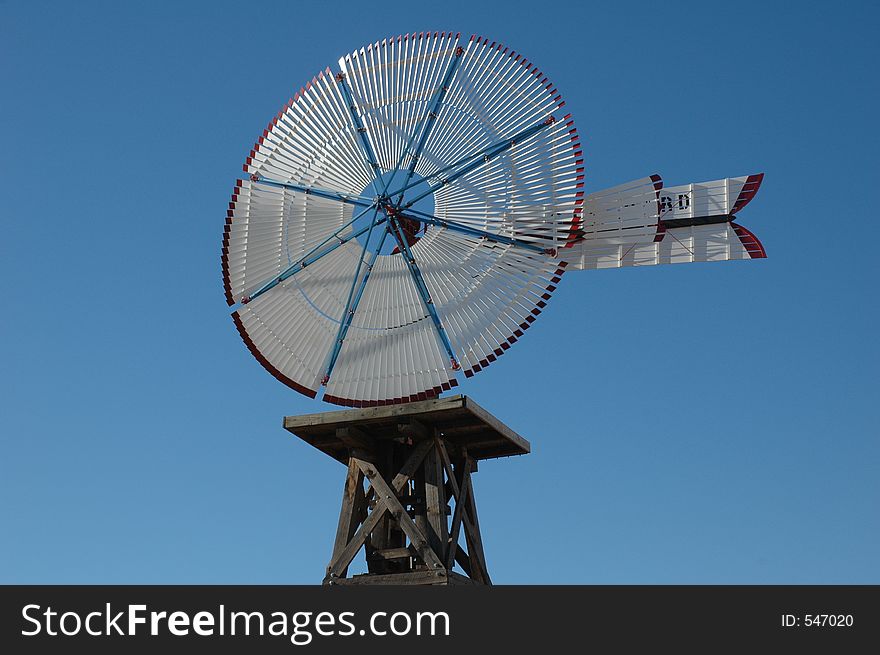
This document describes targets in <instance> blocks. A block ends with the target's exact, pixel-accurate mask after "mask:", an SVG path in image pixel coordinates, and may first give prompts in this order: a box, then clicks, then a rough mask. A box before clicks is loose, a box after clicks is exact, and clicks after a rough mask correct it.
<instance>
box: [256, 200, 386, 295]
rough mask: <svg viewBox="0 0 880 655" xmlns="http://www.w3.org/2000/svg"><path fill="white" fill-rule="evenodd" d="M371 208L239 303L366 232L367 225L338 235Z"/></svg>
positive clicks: (278, 282) (263, 291)
mask: <svg viewBox="0 0 880 655" xmlns="http://www.w3.org/2000/svg"><path fill="white" fill-rule="evenodd" d="M371 209H375V207H374V206H370V207H367V208H366V209H364V210H363V211H362V212H361V213H360V214H358V215H357V216H355V217H354V218H352V219H351V220H350V221H348V222H347V223H346V224H345V225H343V226H342V227H340V228H339V229H338V230H336V231H335V232H334V233H333V234H331V235H330V236H329V237H327V238H326V239H324V240H323V241H322V242H321V243H319V244H318V245H317V246H315V247H314V248H312V249H311V250H310V251H309V252H307V253H306V254H305V255H303V256H302V257H301V258H300V260H299V261H298V262H296V263H295V264H291V265H290V266H288V267H287V268H286V269H284V270H283V271H281V273H279V274H278V275H276V276H275V277H273V278H272V279H271V280H269V281H268V282H266V283H265V284H263V285H262V286H261V287H260V288H258V289H257V290H256V291H254V292H253V293H252V294H250V295H248V296H245V297H244V298H242V299H241V303H242V304H243V305H246V304H248V303H249V302H250V301H251V300H254V299H255V298H258V297H259V296H262V295H263V294H264V293H266V292H267V291H269V290H271V289H274V288H275V287H276V286H278V285H279V284H281V283H282V282H284V280H286V279H288V278H290V277H293V276H294V275H295V274H296V273H298V272H299V271H301V270H303V269H304V268H305V267H306V266H311V265H312V264H314V263H315V262H316V261H318V260H319V259H321V258H322V257H326V256H327V255H329V254H330V253H331V252H334V251H335V250H336V249H337V248H339V247H340V246H343V245H345V244H346V243H348V242H349V241H352V240H353V239H356V238H358V237H359V236H361V235H362V234H363V233H364V232H367V231H368V230H369V229H370V227H369V226H365V227H362V228H361V229H360V230H358V231H356V232H353V233H351V234H349V235H347V236H344V237H341V236H339V233H340V232H342V231H343V230H344V229H345V228H347V227H349V226H351V225H352V224H353V223H354V222H355V221H356V220H358V219H359V218H360V217H361V216H363V215H364V214H366V213H367V212H368V211H370V210H371ZM386 220H387V219H386V218H382V219H380V220H379V221H378V222H377V223H376V225H380V224H382V223H384V222H385V221H386ZM334 239H336V242H335V243H334V244H333V245H331V246H330V247H329V248H325V249H324V250H323V251H321V248H323V247H324V246H325V245H327V244H328V243H329V242H330V241H333V240H334ZM319 251H320V252H319Z"/></svg>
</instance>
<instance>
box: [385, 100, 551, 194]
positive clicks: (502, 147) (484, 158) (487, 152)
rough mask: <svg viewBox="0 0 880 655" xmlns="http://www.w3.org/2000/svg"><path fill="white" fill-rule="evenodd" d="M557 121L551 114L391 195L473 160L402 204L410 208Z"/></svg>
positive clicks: (400, 192)
mask: <svg viewBox="0 0 880 655" xmlns="http://www.w3.org/2000/svg"><path fill="white" fill-rule="evenodd" d="M555 122H556V119H555V118H553V116H550V117H549V118H547V119H546V120H544V121H541V122H540V123H536V124H535V125H532V126H531V127H527V128H526V129H524V130H522V131H521V132H518V133H517V134H514V135H513V136H511V137H509V138H507V139H504V140H503V141H498V142H497V143H494V144H492V145H491V146H487V147H486V148H482V149H481V150H479V151H478V152H475V153H474V154H472V155H468V156H467V157H464V158H463V159H460V160H459V161H457V162H455V163H454V164H450V165H449V166H446V167H444V168H441V169H440V170H437V171H435V172H434V173H432V174H431V175H428V176H427V177H425V178H424V179H423V180H419V181H418V182H415V183H412V184H410V185H408V186H405V187H403V188H402V189H398V190H397V191H394V192H392V193H391V194H389V195H390V196H394V195H398V194H403V192H404V191H406V190H407V189H410V188H412V187H414V186H416V185H417V184H421V183H422V182H424V181H425V180H428V179H431V178H434V177H437V176H438V175H440V174H441V173H443V172H446V171H447V170H452V169H453V168H456V167H458V166H459V165H461V164H463V163H465V162H471V163H470V164H468V165H467V166H465V167H464V168H461V169H459V170H457V171H455V172H454V173H452V175H450V176H449V177H447V178H443V179H441V180H439V182H434V183H432V184H429V185H428V190H427V191H425V192H424V193H421V194H419V195H418V196H416V197H415V198H413V199H412V200H410V201H408V202H407V203H406V204H404V205H402V208H403V209H408V208H409V207H412V205H414V204H415V203H417V202H418V201H419V200H421V199H422V198H426V197H427V196H429V195H431V194H432V193H434V192H435V191H436V190H437V189H439V188H441V187H443V186H445V185H447V184H449V183H450V182H452V181H454V180H457V179H458V178H460V177H462V176H463V175H467V174H468V173H470V172H471V171H473V170H475V169H477V168H479V167H480V166H482V165H484V164H487V163H489V162H490V161H492V160H493V159H495V158H496V157H498V155H500V154H502V153H504V152H505V151H507V150H510V148H512V147H513V146H515V145H516V144H517V143H519V142H520V141H522V140H523V139H528V138H529V137H530V136H532V135H533V134H536V133H538V132H540V131H541V130H543V129H544V128H546V127H549V126H550V125H553V123H555ZM472 160H476V161H472Z"/></svg>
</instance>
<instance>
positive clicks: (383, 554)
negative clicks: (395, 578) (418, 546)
mask: <svg viewBox="0 0 880 655" xmlns="http://www.w3.org/2000/svg"><path fill="white" fill-rule="evenodd" d="M405 557H412V552H410V550H409V548H386V549H384V550H377V551H374V552H373V554H372V558H373V559H383V560H391V559H403V558H405Z"/></svg>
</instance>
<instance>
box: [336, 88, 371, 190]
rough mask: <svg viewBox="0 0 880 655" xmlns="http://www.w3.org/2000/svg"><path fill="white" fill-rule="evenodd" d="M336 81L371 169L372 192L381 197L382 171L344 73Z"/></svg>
mask: <svg viewBox="0 0 880 655" xmlns="http://www.w3.org/2000/svg"><path fill="white" fill-rule="evenodd" d="M336 81H337V82H338V83H339V88H340V89H341V90H342V95H343V97H344V98H345V103H346V105H347V106H348V113H349V115H350V116H351V120H352V122H353V123H354V129H355V130H356V131H357V135H358V141H359V142H360V144H361V149H362V150H363V155H364V158H365V159H366V160H367V164H369V165H370V168H372V169H373V190H374V191H375V192H376V195H377V196H381V195H382V192H381V191H379V178H380V177H381V176H382V170H381V169H380V168H379V163H378V162H377V161H376V153H375V152H374V151H373V146H371V145H370V140H369V139H368V138H367V128H366V127H364V123H363V121H361V117H360V116H359V115H358V111H357V106H356V105H355V104H354V97H353V96H352V95H351V89H350V88H349V86H348V82H346V81H345V73H336Z"/></svg>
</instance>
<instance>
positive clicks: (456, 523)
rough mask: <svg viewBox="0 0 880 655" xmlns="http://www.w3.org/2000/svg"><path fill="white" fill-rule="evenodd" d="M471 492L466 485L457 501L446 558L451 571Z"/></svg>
mask: <svg viewBox="0 0 880 655" xmlns="http://www.w3.org/2000/svg"><path fill="white" fill-rule="evenodd" d="M465 466H467V464H465ZM453 479H454V478H453ZM456 486H458V483H456ZM469 490H470V485H469V484H466V485H465V486H464V488H463V489H461V491H460V493H459V494H458V495H457V498H456V500H455V514H453V515H452V530H451V532H450V535H449V550H448V551H447V553H448V554H447V556H446V568H447V569H451V568H452V565H453V564H454V562H455V557H456V554H457V549H458V536H459V532H460V530H461V521H462V519H463V518H464V508H465V506H466V503H467V495H468V492H469Z"/></svg>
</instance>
